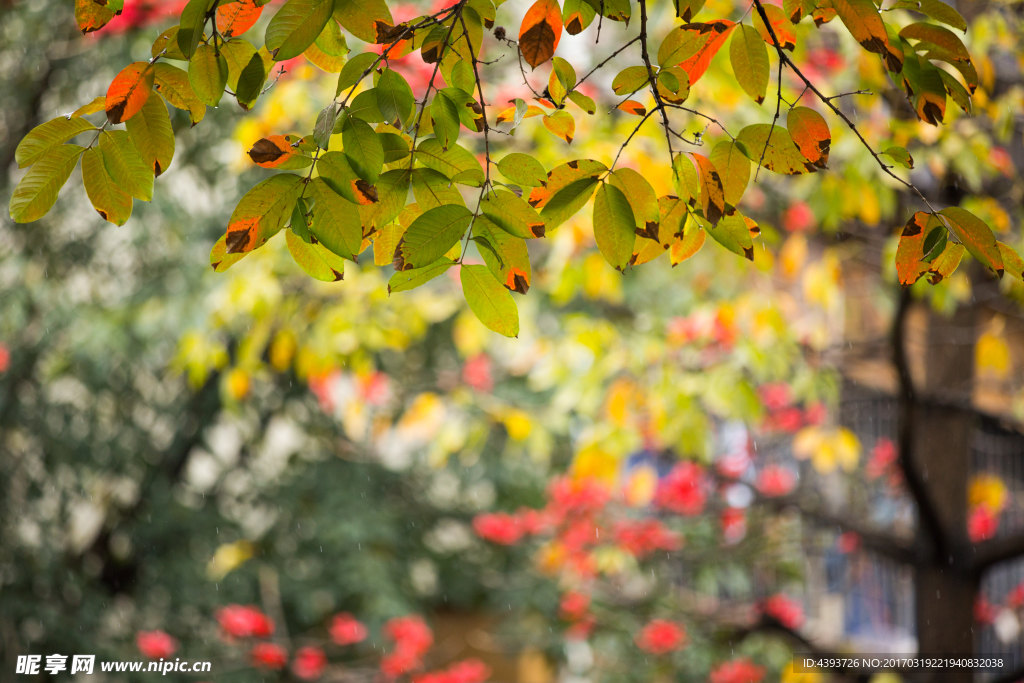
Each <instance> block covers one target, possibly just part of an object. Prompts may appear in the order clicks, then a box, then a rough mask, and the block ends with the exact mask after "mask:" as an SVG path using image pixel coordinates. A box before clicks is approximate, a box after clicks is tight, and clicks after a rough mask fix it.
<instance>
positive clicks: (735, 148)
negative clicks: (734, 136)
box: [709, 140, 750, 206]
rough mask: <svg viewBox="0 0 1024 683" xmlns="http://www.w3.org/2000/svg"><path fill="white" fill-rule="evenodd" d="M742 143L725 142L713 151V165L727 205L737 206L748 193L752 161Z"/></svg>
mask: <svg viewBox="0 0 1024 683" xmlns="http://www.w3.org/2000/svg"><path fill="white" fill-rule="evenodd" d="M744 147H745V146H744V145H743V143H741V142H732V141H730V140H724V141H722V142H719V143H718V144H717V145H715V147H714V149H712V150H711V156H710V157H709V158H710V159H711V163H712V164H714V165H715V169H717V170H718V174H719V176H720V177H721V179H722V187H723V189H724V190H725V203H726V204H730V205H732V206H736V205H737V204H739V203H740V199H742V198H743V193H744V192H746V191H747V184H748V183H749V182H750V159H748V158H747V154H746V152H745V150H744Z"/></svg>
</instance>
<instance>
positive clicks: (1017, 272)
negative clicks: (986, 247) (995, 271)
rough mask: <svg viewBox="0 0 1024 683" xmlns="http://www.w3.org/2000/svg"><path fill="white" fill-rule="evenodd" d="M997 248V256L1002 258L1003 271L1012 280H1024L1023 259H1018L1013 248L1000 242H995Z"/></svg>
mask: <svg viewBox="0 0 1024 683" xmlns="http://www.w3.org/2000/svg"><path fill="white" fill-rule="evenodd" d="M996 244H997V245H998V246H999V255H1000V256H1002V257H1003V269H1004V270H1005V271H1006V273H1007V274H1009V275H1010V277H1011V278H1013V279H1014V280H1021V279H1024V259H1022V258H1021V257H1020V254H1018V253H1017V252H1016V251H1014V249H1013V247H1010V246H1008V245H1006V244H1003V243H1002V242H996Z"/></svg>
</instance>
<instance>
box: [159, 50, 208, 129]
mask: <svg viewBox="0 0 1024 683" xmlns="http://www.w3.org/2000/svg"><path fill="white" fill-rule="evenodd" d="M153 86H154V87H155V88H156V91H157V92H158V93H160V94H161V95H163V97H164V99H165V100H167V102H168V103H170V105H171V106H172V107H176V108H178V109H182V110H184V111H187V112H188V117H189V119H190V120H191V121H192V125H193V126H194V125H196V124H197V123H199V122H200V121H202V120H203V117H204V116H206V105H205V104H203V103H202V102H201V101H200V99H199V98H198V97H196V94H195V93H194V92H192V84H190V83H189V82H188V74H187V73H186V72H184V71H182V70H181V69H179V68H178V67H176V66H171V65H170V64H164V63H163V62H157V63H156V64H154V65H153Z"/></svg>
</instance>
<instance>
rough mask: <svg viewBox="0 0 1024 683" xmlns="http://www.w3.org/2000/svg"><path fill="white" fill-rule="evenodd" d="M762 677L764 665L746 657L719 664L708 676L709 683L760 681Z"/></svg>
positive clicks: (753, 682)
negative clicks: (761, 665) (759, 664)
mask: <svg viewBox="0 0 1024 683" xmlns="http://www.w3.org/2000/svg"><path fill="white" fill-rule="evenodd" d="M762 678H764V667H760V666H758V665H757V664H754V663H753V662H752V661H750V660H749V659H747V658H745V657H744V658H741V659H735V660H733V661H731V662H725V663H724V664H720V665H718V666H717V667H715V668H714V669H712V671H711V675H710V676H708V681H709V683H760V682H761V679H762Z"/></svg>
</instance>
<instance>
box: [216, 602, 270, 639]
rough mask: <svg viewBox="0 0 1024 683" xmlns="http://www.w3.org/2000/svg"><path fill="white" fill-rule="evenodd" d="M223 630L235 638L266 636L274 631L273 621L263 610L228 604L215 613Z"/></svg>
mask: <svg viewBox="0 0 1024 683" xmlns="http://www.w3.org/2000/svg"><path fill="white" fill-rule="evenodd" d="M215 616H216V617H217V622H218V623H220V627H221V628H222V629H224V632H225V633H227V634H228V635H229V636H234V637H235V638H250V637H253V638H266V637H267V636H269V635H270V634H271V633H273V632H274V622H273V621H271V619H270V617H268V616H267V615H266V614H264V613H263V612H261V611H259V610H258V609H257V608H255V607H252V606H248V605H228V606H227V607H221V608H220V609H219V610H217V613H216V614H215Z"/></svg>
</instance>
